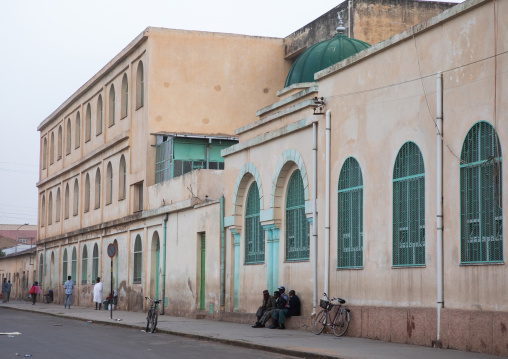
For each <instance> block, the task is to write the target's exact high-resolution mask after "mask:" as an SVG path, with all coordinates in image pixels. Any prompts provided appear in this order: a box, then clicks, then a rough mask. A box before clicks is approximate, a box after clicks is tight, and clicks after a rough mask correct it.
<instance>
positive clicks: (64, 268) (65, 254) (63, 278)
mask: <svg viewBox="0 0 508 359" xmlns="http://www.w3.org/2000/svg"><path fill="white" fill-rule="evenodd" d="M66 280H67V248H66V249H64V255H63V261H62V283H65V281H66Z"/></svg>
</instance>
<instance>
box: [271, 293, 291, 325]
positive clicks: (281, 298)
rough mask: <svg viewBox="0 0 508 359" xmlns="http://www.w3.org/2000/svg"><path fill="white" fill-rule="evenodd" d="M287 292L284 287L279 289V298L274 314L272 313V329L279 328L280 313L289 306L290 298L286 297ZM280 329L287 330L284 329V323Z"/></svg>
mask: <svg viewBox="0 0 508 359" xmlns="http://www.w3.org/2000/svg"><path fill="white" fill-rule="evenodd" d="M285 290H286V288H284V287H280V288H279V293H280V295H279V297H278V298H277V300H276V301H275V309H274V310H273V313H272V325H271V327H270V329H277V328H279V324H278V320H277V319H278V318H279V315H280V311H281V310H282V309H284V308H286V306H287V304H288V297H287V295H286V293H284V292H285ZM280 329H286V328H285V327H284V322H282V328H280Z"/></svg>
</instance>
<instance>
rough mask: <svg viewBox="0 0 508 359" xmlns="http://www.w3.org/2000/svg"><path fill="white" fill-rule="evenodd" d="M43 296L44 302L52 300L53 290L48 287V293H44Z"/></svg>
mask: <svg viewBox="0 0 508 359" xmlns="http://www.w3.org/2000/svg"><path fill="white" fill-rule="evenodd" d="M43 297H44V298H45V299H46V303H49V302H53V291H52V290H51V289H50V290H49V291H48V294H44V296H43Z"/></svg>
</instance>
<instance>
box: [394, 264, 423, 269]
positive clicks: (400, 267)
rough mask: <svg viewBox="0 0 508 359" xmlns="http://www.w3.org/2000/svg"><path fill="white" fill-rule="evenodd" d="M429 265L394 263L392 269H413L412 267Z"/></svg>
mask: <svg viewBox="0 0 508 359" xmlns="http://www.w3.org/2000/svg"><path fill="white" fill-rule="evenodd" d="M426 267H427V265H425V264H407V265H405V264H401V265H398V266H395V265H392V269H408V268H409V269H411V268H416V269H418V268H426Z"/></svg>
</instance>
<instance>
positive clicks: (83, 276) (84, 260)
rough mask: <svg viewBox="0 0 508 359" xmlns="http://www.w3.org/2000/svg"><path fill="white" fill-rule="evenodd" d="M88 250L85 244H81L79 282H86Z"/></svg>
mask: <svg viewBox="0 0 508 359" xmlns="http://www.w3.org/2000/svg"><path fill="white" fill-rule="evenodd" d="M87 277H88V250H87V249H86V244H85V245H84V246H83V254H82V255H81V284H85V285H86V284H88V278H87Z"/></svg>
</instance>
